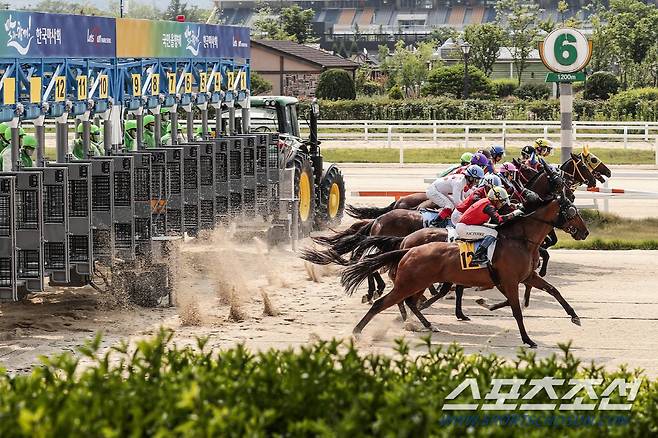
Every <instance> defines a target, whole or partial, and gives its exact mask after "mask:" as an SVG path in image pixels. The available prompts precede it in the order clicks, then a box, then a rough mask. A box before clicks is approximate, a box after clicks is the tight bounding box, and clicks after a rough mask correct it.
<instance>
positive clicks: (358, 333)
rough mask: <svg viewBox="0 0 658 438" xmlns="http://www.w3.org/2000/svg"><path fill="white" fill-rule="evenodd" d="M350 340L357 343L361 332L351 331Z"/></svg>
mask: <svg viewBox="0 0 658 438" xmlns="http://www.w3.org/2000/svg"><path fill="white" fill-rule="evenodd" d="M352 339H354V342H359V339H361V332H358V331H353V332H352Z"/></svg>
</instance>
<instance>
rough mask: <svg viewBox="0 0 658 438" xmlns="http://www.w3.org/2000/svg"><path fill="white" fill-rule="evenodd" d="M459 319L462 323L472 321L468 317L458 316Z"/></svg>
mask: <svg viewBox="0 0 658 438" xmlns="http://www.w3.org/2000/svg"><path fill="white" fill-rule="evenodd" d="M457 319H458V320H460V321H470V320H471V318H469V317H468V316H466V315H457Z"/></svg>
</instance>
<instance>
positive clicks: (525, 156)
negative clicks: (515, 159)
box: [521, 146, 535, 162]
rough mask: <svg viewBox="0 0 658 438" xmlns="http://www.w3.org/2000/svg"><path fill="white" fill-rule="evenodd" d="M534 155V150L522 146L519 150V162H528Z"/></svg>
mask: <svg viewBox="0 0 658 438" xmlns="http://www.w3.org/2000/svg"><path fill="white" fill-rule="evenodd" d="M534 153H535V148H533V147H532V146H523V147H522V148H521V161H522V162H523V161H526V160H529V159H530V157H532V155H533V154H534Z"/></svg>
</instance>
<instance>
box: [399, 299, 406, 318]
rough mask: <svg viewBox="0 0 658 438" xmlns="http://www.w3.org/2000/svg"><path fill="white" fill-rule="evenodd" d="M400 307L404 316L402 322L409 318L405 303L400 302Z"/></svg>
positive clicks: (401, 315)
mask: <svg viewBox="0 0 658 438" xmlns="http://www.w3.org/2000/svg"><path fill="white" fill-rule="evenodd" d="M398 309H400V317H402V322H405V321H406V320H407V309H405V308H404V303H398Z"/></svg>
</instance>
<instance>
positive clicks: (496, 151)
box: [489, 144, 505, 159]
mask: <svg viewBox="0 0 658 438" xmlns="http://www.w3.org/2000/svg"><path fill="white" fill-rule="evenodd" d="M489 152H490V153H491V158H493V159H496V158H499V157H500V158H502V157H504V156H505V148H504V147H503V146H501V145H498V144H496V145H493V146H491V149H489Z"/></svg>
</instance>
